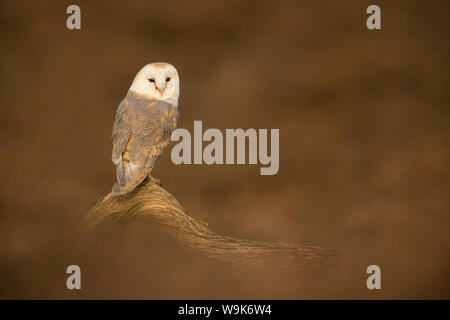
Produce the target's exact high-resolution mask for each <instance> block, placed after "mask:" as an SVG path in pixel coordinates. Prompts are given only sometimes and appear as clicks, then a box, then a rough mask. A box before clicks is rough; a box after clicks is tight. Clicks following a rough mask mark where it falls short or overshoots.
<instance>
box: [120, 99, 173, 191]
mask: <svg viewBox="0 0 450 320" xmlns="http://www.w3.org/2000/svg"><path fill="white" fill-rule="evenodd" d="M177 121H178V109H177V108H176V107H175V106H173V105H171V104H169V103H166V102H164V101H161V100H152V99H148V98H145V97H142V96H140V95H138V94H136V93H133V92H128V94H127V95H126V97H125V99H124V100H122V102H121V103H120V105H119V107H118V108H117V112H116V119H115V121H114V127H113V135H112V137H113V151H112V161H113V163H114V164H115V166H116V175H117V183H116V184H115V185H114V187H113V191H112V192H113V193H114V194H125V193H128V192H130V191H132V190H133V189H134V188H136V187H137V186H138V185H139V184H140V183H141V182H142V181H143V180H144V179H145V178H146V177H147V176H148V175H149V174H150V171H151V170H152V169H153V167H154V166H155V165H156V162H157V160H158V158H159V156H160V155H161V153H162V152H163V151H164V149H165V148H166V147H167V145H168V144H169V142H170V136H171V134H172V131H173V130H175V128H176V126H177Z"/></svg>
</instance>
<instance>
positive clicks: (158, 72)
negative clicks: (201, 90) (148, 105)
mask: <svg viewBox="0 0 450 320" xmlns="http://www.w3.org/2000/svg"><path fill="white" fill-rule="evenodd" d="M130 90H131V91H134V92H136V93H138V94H140V95H143V96H146V97H149V98H153V99H158V100H163V101H166V102H168V103H170V104H173V105H175V106H178V97H179V96H180V79H179V78H178V72H177V69H175V67H174V66H172V65H171V64H169V63H165V62H156V63H150V64H148V65H146V66H145V67H143V68H142V69H141V70H140V71H139V72H138V74H137V75H136V77H135V78H134V80H133V83H132V84H131V87H130Z"/></svg>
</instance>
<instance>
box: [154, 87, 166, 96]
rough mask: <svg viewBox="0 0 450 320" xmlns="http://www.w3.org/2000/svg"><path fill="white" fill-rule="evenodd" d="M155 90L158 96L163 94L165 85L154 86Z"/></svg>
mask: <svg viewBox="0 0 450 320" xmlns="http://www.w3.org/2000/svg"><path fill="white" fill-rule="evenodd" d="M155 89H156V91H158V92H159V94H160V95H162V94H163V93H164V90H165V89H166V86H165V85H164V86H161V87H159V86H155Z"/></svg>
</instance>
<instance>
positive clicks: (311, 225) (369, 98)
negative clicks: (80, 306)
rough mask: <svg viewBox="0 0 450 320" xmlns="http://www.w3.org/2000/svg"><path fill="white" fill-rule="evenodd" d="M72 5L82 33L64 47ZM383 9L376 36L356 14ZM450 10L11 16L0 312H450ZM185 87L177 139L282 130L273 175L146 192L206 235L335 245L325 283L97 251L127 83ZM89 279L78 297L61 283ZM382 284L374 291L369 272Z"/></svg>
mask: <svg viewBox="0 0 450 320" xmlns="http://www.w3.org/2000/svg"><path fill="white" fill-rule="evenodd" d="M73 3H76V4H78V5H80V7H81V11H82V30H81V31H69V30H67V29H66V25H65V23H66V18H67V16H68V15H67V14H66V13H65V12H66V8H67V6H68V5H69V4H73ZM370 4H378V5H380V7H381V18H382V30H380V31H369V30H367V28H366V26H365V20H366V18H367V15H366V13H365V10H366V8H367V6H368V5H370ZM448 12H449V3H448V1H429V2H426V1H395V2H394V1H320V2H318V1H312V0H307V1H292V2H284V1H283V2H274V1H267V2H264V1H257V2H246V1H240V0H236V1H234V0H233V1H226V2H225V1H224V2H216V1H193V2H191V3H189V4H188V3H187V2H185V1H142V2H132V1H121V2H111V1H96V2H95V3H93V2H92V1H76V2H72V1H53V2H43V1H39V2H37V1H36V2H25V1H15V2H11V1H10V2H2V4H1V19H0V21H1V27H0V33H1V37H2V50H1V55H2V56H1V59H0V68H1V98H2V104H1V105H2V107H1V108H2V109H1V110H2V116H1V118H0V122H1V123H0V128H1V129H0V130H1V131H0V142H1V149H0V164H1V168H2V171H1V178H2V183H1V185H0V191H1V192H0V298H27V299H28V298H52V299H55V298H63V299H72V298H146V299H147V298H149V299H154V298H156V299H165V298H181V299H183V298H191V299H195V298H211V299H216V298H248V299H250V298H275V299H279V298H289V299H298V298H345V299H346V298H369V299H372V298H401V299H407V298H450V273H449V270H450V256H449V252H450V236H449V233H448V228H449V222H450V216H449V200H448V197H449V194H450V166H449V160H450V152H449V133H450V130H449V116H450V112H449V98H450V97H449V91H448V88H449V45H448V33H449V23H448ZM155 61H166V62H170V63H172V64H174V65H175V66H176V67H177V69H178V71H179V73H180V77H181V97H180V109H179V110H180V122H179V127H184V128H187V129H189V130H192V128H193V121H194V120H202V121H203V127H204V128H219V129H221V130H225V128H239V127H241V128H244V129H246V128H269V129H270V128H279V129H280V171H279V173H278V174H277V175H276V176H260V175H259V165H258V166H252V165H242V166H237V165H236V166H225V165H223V166H219V165H216V166H206V165H203V166H194V165H181V166H175V165H173V164H172V163H171V161H170V151H171V148H172V147H173V144H172V145H170V146H169V148H168V149H167V150H166V152H165V153H164V155H163V157H162V158H161V159H160V162H159V166H158V167H157V169H156V170H155V171H154V176H155V177H158V178H161V180H162V182H163V185H164V187H165V188H166V189H167V190H168V191H169V192H171V193H172V194H173V195H174V196H175V197H176V198H177V199H178V200H179V201H180V202H181V203H182V204H183V205H184V206H185V207H186V208H187V209H188V210H190V212H191V213H192V214H193V215H194V216H196V217H199V218H201V219H203V220H205V221H207V222H208V223H209V225H210V226H211V228H212V229H213V230H215V231H217V232H220V233H224V234H228V235H233V236H237V237H246V238H250V239H255V240H264V241H284V242H296V243H302V244H309V245H318V246H323V247H332V248H335V249H336V250H338V251H339V252H341V253H342V254H344V255H347V256H350V257H353V258H354V259H355V262H354V263H352V264H351V265H348V266H345V267H344V269H343V270H342V271H339V272H336V273H332V274H322V273H312V274H307V275H305V274H299V273H297V272H293V273H287V272H285V271H276V270H275V271H274V270H272V271H267V270H261V271H255V270H246V269H241V268H236V267H230V266H228V265H224V264H221V263H218V262H212V261H209V260H207V259H205V258H203V257H201V256H199V255H197V254H194V253H192V252H190V251H188V250H186V249H185V248H183V247H181V246H180V245H178V243H176V242H174V241H173V240H171V239H169V238H168V237H167V236H166V235H165V234H163V233H161V232H159V231H158V230H157V229H155V230H153V229H152V228H149V227H144V226H140V225H131V226H129V227H127V228H123V229H118V230H114V231H113V232H110V233H106V234H102V235H98V236H95V235H92V234H89V233H87V232H85V230H84V229H83V228H82V226H81V225H80V222H81V220H82V219H83V217H84V216H85V214H86V212H87V211H88V210H89V209H90V207H92V205H93V204H94V203H95V201H96V200H98V199H99V198H100V197H101V196H104V195H106V194H107V193H108V192H109V191H110V189H111V187H112V184H113V182H114V179H115V176H114V168H113V165H112V163H111V160H110V155H111V140H110V136H111V128H112V123H113V119H114V113H115V110H116V107H117V105H118V103H119V102H120V100H121V99H122V98H123V97H124V95H125V93H126V92H127V89H128V87H129V86H130V84H131V81H132V79H133V77H134V76H135V74H136V73H137V71H138V70H139V69H140V68H141V67H142V66H143V65H145V64H147V63H149V62H155ZM70 264H78V265H79V266H80V267H81V269H82V290H80V291H76V292H74V291H69V290H67V289H66V287H65V281H66V277H67V275H66V274H65V268H66V267H67V266H68V265H70ZM370 264H377V265H379V266H380V267H381V270H382V290H381V291H377V292H373V291H369V290H367V288H366V286H365V281H366V278H367V275H366V274H365V269H366V267H367V266H368V265H370Z"/></svg>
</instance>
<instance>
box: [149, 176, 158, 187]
mask: <svg viewBox="0 0 450 320" xmlns="http://www.w3.org/2000/svg"><path fill="white" fill-rule="evenodd" d="M147 178H148V180H149V181H151V182H153V183H156V184H157V185H158V186H160V187H161V186H162V183H161V180H160V179H156V178H154V177H152V176H151V175H148V177H147Z"/></svg>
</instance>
